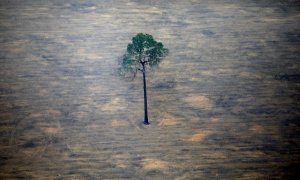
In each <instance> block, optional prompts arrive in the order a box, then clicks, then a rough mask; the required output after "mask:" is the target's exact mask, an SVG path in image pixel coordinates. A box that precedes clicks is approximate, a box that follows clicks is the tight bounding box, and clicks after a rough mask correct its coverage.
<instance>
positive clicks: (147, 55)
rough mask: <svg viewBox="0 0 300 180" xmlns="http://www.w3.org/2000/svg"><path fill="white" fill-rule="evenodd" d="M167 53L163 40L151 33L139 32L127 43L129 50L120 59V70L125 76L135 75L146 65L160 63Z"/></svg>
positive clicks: (151, 65)
mask: <svg viewBox="0 0 300 180" xmlns="http://www.w3.org/2000/svg"><path fill="white" fill-rule="evenodd" d="M167 54H168V49H167V48H164V45H163V44H162V43H161V42H157V41H156V40H154V38H153V37H152V36H151V35H149V34H144V33H139V34H137V35H136V36H134V37H133V38H132V42H131V43H129V44H128V45H127V51H126V53H125V54H124V55H123V57H122V59H121V61H120V65H121V67H120V68H119V72H120V74H121V75H124V76H133V77H135V76H136V74H137V72H138V71H139V70H140V71H144V70H145V66H150V67H153V66H156V65H158V64H159V63H160V61H161V60H162V58H163V57H165V56H166V55H167Z"/></svg>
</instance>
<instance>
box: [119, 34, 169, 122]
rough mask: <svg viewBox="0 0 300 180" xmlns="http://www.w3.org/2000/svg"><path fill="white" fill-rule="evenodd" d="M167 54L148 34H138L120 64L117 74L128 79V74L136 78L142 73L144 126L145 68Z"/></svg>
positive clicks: (146, 111)
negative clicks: (138, 73)
mask: <svg viewBox="0 0 300 180" xmlns="http://www.w3.org/2000/svg"><path fill="white" fill-rule="evenodd" d="M167 53H168V49H166V48H164V45H163V44H162V43H161V42H157V41H155V40H154V39H153V37H152V36H151V35H149V34H144V33H139V34H137V35H136V36H134V37H133V38H132V42H131V43H129V44H128V45H127V51H126V53H125V54H124V55H123V58H122V60H121V62H120V64H121V67H120V68H119V72H120V73H121V74H122V75H124V76H127V77H128V74H130V75H131V76H132V77H133V78H135V77H136V74H137V72H138V71H141V72H142V73H143V84H144V112H145V118H144V124H146V125H148V124H149V120H148V108H147V86H146V67H147V66H150V67H153V66H156V65H158V64H159V63H160V61H161V60H162V58H163V57H165V56H166V55H167Z"/></svg>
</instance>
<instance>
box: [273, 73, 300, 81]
mask: <svg viewBox="0 0 300 180" xmlns="http://www.w3.org/2000/svg"><path fill="white" fill-rule="evenodd" d="M274 78H275V79H276V80H280V81H300V74H277V75H275V76H274Z"/></svg>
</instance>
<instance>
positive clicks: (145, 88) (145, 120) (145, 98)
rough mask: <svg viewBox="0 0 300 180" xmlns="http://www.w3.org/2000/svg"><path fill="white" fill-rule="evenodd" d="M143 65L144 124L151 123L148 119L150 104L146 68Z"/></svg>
mask: <svg viewBox="0 0 300 180" xmlns="http://www.w3.org/2000/svg"><path fill="white" fill-rule="evenodd" d="M142 65H143V81H144V111H145V118H144V124H146V125H147V124H150V123H149V121H148V105H147V86H146V69H145V64H142Z"/></svg>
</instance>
